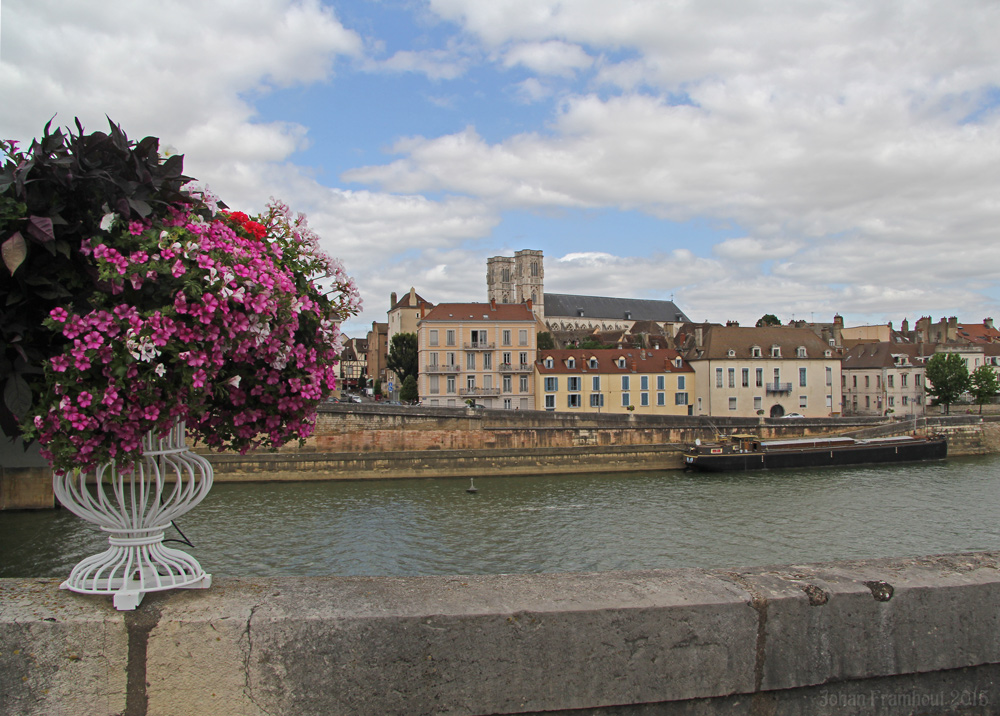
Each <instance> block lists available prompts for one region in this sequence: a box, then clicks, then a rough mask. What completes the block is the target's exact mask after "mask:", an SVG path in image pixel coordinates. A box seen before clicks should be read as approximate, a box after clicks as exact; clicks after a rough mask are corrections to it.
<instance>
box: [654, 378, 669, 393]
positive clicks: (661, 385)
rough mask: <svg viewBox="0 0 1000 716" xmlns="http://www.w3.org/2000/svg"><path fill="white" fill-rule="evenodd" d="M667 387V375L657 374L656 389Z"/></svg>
mask: <svg viewBox="0 0 1000 716" xmlns="http://www.w3.org/2000/svg"><path fill="white" fill-rule="evenodd" d="M666 387H667V379H666V377H665V376H662V375H658V376H656V389H657V390H664V389H665V388H666Z"/></svg>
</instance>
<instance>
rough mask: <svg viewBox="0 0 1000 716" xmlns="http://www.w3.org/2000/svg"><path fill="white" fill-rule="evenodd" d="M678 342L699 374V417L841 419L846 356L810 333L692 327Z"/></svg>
mask: <svg viewBox="0 0 1000 716" xmlns="http://www.w3.org/2000/svg"><path fill="white" fill-rule="evenodd" d="M678 337H679V339H680V345H681V346H682V354H683V355H684V358H685V359H686V360H687V361H688V362H689V363H690V364H691V366H692V367H693V368H694V371H695V391H694V393H695V402H694V408H693V414H694V415H715V416H732V417H742V418H745V417H755V416H763V417H771V418H780V417H783V416H785V415H788V414H791V413H796V414H799V415H803V416H805V417H817V418H819V417H830V416H834V415H840V412H841V400H842V399H841V378H840V356H839V355H836V352H835V351H834V349H833V348H832V347H831V346H830V345H828V344H827V343H824V342H823V340H822V339H821V338H820V337H819V336H817V335H816V334H815V333H814V332H813V331H811V330H809V329H808V328H789V327H787V326H767V327H761V328H741V327H739V326H737V325H727V326H720V325H712V324H700V325H698V324H689V325H687V326H685V327H683V328H682V329H681V332H680V334H679V335H678Z"/></svg>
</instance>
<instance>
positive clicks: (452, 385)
mask: <svg viewBox="0 0 1000 716" xmlns="http://www.w3.org/2000/svg"><path fill="white" fill-rule="evenodd" d="M446 389H447V391H448V392H449V393H454V392H455V376H453V375H449V376H448V384H447V386H446Z"/></svg>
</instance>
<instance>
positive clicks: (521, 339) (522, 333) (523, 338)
mask: <svg viewBox="0 0 1000 716" xmlns="http://www.w3.org/2000/svg"><path fill="white" fill-rule="evenodd" d="M517 345H519V346H526V345H528V331H527V330H526V329H524V328H522V329H520V330H519V331H518V332H517Z"/></svg>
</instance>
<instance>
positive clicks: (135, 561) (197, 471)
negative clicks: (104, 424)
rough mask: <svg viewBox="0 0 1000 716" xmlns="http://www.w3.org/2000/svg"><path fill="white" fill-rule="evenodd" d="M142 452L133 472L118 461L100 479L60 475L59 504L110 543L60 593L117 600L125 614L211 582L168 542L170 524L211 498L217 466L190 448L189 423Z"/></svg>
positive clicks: (150, 436)
mask: <svg viewBox="0 0 1000 716" xmlns="http://www.w3.org/2000/svg"><path fill="white" fill-rule="evenodd" d="M142 453H143V454H142V458H141V459H140V460H138V461H137V462H136V463H135V465H134V467H133V469H132V470H131V471H126V470H122V469H120V466H118V465H117V464H116V463H114V462H111V463H108V464H104V465H100V466H99V467H98V468H97V469H96V471H95V473H93V474H90V473H85V472H67V473H65V474H63V475H58V474H56V476H55V477H54V478H53V488H54V490H55V493H56V497H57V498H58V499H59V502H61V503H62V505H63V506H64V507H65V508H66V509H68V510H70V511H71V512H73V513H74V514H75V515H77V516H78V517H81V518H83V519H84V520H87V521H88V522H92V523H94V524H96V525H98V526H99V527H100V528H101V530H103V531H105V532H107V533H108V535H109V536H108V542H109V544H110V546H109V547H108V549H107V550H106V551H104V552H102V553H101V554H96V555H93V556H92V557H87V558H86V559H84V560H83V561H81V562H80V563H79V564H77V565H76V567H74V568H73V571H72V572H71V573H70V575H69V579H67V580H66V581H65V582H63V583H62V584H61V585H60V588H61V589H69V590H71V591H73V592H79V593H81V594H108V595H113V597H114V599H113V601H114V605H115V608H116V609H119V610H132V609H135V608H136V607H137V606H138V605H139V603H140V602H141V601H142V598H143V596H144V595H145V594H146V593H147V592H157V591H162V590H165V589H178V588H183V589H206V588H208V587H210V586H211V584H212V575H210V574H206V573H205V571H204V570H203V569H202V568H201V565H200V564H199V563H198V560H196V559H195V558H194V557H192V556H191V555H189V554H187V553H186V552H183V551H181V550H179V549H173V548H170V547H166V546H164V544H163V537H164V531H165V530H166V529H167V528H168V527H169V526H170V523H171V522H172V521H173V520H175V519H177V518H178V517H179V516H181V515H183V514H185V513H186V512H188V511H189V510H191V509H192V508H193V507H195V506H196V505H197V504H198V503H199V502H201V501H202V500H203V499H204V498H205V496H206V495H207V494H208V491H209V490H210V489H211V487H212V476H213V473H212V466H211V465H210V464H209V462H208V461H207V460H206V459H205V458H203V457H202V456H200V455H197V454H195V453H193V452H191V451H190V450H189V449H188V447H187V445H186V443H185V440H184V423H183V422H178V423H176V424H175V425H174V426H173V427H172V428H171V429H170V430H169V431H168V432H167V433H166V434H164V435H161V436H157V435H155V434H154V433H153V432H150V433H147V434H146V436H145V437H144V438H143V450H142Z"/></svg>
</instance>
